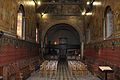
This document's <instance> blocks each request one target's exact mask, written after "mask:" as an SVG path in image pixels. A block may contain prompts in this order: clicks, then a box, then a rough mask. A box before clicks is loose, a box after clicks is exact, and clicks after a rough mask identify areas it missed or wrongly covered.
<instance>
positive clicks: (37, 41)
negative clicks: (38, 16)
mask: <svg viewBox="0 0 120 80" xmlns="http://www.w3.org/2000/svg"><path fill="white" fill-rule="evenodd" d="M36 43H39V40H38V28H36Z"/></svg>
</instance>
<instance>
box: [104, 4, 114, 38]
mask: <svg viewBox="0 0 120 80" xmlns="http://www.w3.org/2000/svg"><path fill="white" fill-rule="evenodd" d="M112 33H113V14H112V10H111V8H110V6H107V7H106V10H105V19H104V39H106V38H109V37H110V36H112Z"/></svg>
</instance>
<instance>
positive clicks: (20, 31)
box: [17, 4, 25, 39]
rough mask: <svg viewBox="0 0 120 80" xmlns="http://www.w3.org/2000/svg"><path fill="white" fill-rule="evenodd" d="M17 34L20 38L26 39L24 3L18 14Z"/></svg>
mask: <svg viewBox="0 0 120 80" xmlns="http://www.w3.org/2000/svg"><path fill="white" fill-rule="evenodd" d="M17 36H18V38H19V39H25V11H24V6H23V5H22V4H21V5H20V7H19V10H18V15H17Z"/></svg>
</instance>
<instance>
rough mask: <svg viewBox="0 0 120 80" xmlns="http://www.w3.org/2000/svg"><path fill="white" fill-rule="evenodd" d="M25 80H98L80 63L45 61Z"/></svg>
mask: <svg viewBox="0 0 120 80" xmlns="http://www.w3.org/2000/svg"><path fill="white" fill-rule="evenodd" d="M27 80H100V79H99V78H97V77H95V76H93V75H91V73H90V72H89V71H88V70H87V69H86V65H84V64H83V63H81V62H80V61H59V62H57V61H45V62H44V63H43V64H42V65H41V68H40V70H39V71H37V72H35V73H33V74H32V75H31V77H29V78H28V79H27Z"/></svg>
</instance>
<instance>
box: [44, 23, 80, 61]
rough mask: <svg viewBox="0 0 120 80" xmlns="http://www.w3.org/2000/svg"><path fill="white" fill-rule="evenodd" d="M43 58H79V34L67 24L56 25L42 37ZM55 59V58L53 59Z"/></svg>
mask: <svg viewBox="0 0 120 80" xmlns="http://www.w3.org/2000/svg"><path fill="white" fill-rule="evenodd" d="M44 48H45V52H44V56H45V57H46V56H48V57H49V58H50V56H51V55H52V56H57V57H59V58H61V57H62V58H66V57H67V59H72V58H73V59H75V58H76V57H75V56H78V55H79V56H80V36H79V33H78V32H77V31H76V29H74V28H73V27H72V26H71V25H69V24H64V23H61V24H56V25H53V26H52V27H51V28H49V29H48V31H47V32H46V35H45V37H44ZM73 56H74V57H73ZM53 58H54V59H57V58H56V57H53Z"/></svg>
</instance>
